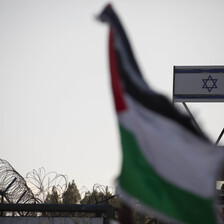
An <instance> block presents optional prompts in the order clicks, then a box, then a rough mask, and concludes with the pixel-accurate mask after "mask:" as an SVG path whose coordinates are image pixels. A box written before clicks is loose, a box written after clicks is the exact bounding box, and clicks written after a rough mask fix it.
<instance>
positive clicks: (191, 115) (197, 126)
mask: <svg viewBox="0 0 224 224" xmlns="http://www.w3.org/2000/svg"><path fill="white" fill-rule="evenodd" d="M182 104H183V105H184V108H185V109H186V111H187V112H188V114H189V115H190V118H191V120H192V122H193V124H194V126H195V127H196V128H197V130H198V131H199V132H200V133H201V134H202V135H204V134H203V131H202V130H201V128H200V126H199V125H198V123H197V121H196V120H195V119H194V116H193V114H192V113H191V111H190V110H189V108H188V106H187V104H186V103H185V102H182Z"/></svg>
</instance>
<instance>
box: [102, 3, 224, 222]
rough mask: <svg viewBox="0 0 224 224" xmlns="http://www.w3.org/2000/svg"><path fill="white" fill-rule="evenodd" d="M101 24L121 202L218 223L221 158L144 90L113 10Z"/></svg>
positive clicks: (179, 217) (171, 108)
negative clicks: (106, 30) (105, 32)
mask: <svg viewBox="0 0 224 224" xmlns="http://www.w3.org/2000/svg"><path fill="white" fill-rule="evenodd" d="M99 18H100V19H101V20H102V21H104V22H107V23H108V24H109V26H110V34H109V58H110V71H111V83H112V90H113V95H114V101H115V108H116V112H117V117H118V121H119V130H120V136H121V145H122V153H123V162H122V169H121V173H120V176H119V178H118V185H119V188H120V189H121V198H122V199H123V201H124V202H126V203H128V204H129V205H130V206H135V204H134V203H133V200H135V199H137V200H138V201H139V202H141V206H138V207H139V208H140V210H141V211H151V212H154V214H156V215H158V216H160V217H165V218H166V220H168V219H169V220H172V221H173V222H176V223H192V224H199V223H203V224H213V223H216V216H215V212H214V200H215V183H216V177H217V173H218V171H219V168H220V165H221V163H222V162H223V161H224V153H223V152H222V151H221V150H220V149H218V148H217V147H215V146H213V145H212V144H211V143H210V142H209V140H208V139H207V137H206V136H205V135H204V134H202V133H201V132H199V131H197V129H196V128H195V127H194V126H193V125H192V123H191V120H190V119H189V118H188V117H187V116H185V115H182V114H181V113H180V112H179V111H177V110H176V109H175V108H174V106H173V105H172V103H170V102H169V101H168V99H167V98H166V97H164V96H162V95H160V94H158V93H156V92H155V91H153V90H152V89H151V88H150V87H149V86H148V85H147V84H146V82H145V81H144V79H143V76H142V74H141V72H140V69H139V67H138V65H137V63H136V61H135V58H134V55H133V53H132V50H131V47H130V44H129V42H128V39H127V36H126V34H125V31H124V29H123V27H122V25H121V23H120V21H119V19H118V17H117V15H116V13H115V12H114V11H113V9H112V7H111V5H108V6H107V7H106V8H105V9H104V10H103V12H102V13H101V14H100V16H99ZM151 214H152V213H151Z"/></svg>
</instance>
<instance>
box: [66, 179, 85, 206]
mask: <svg viewBox="0 0 224 224" xmlns="http://www.w3.org/2000/svg"><path fill="white" fill-rule="evenodd" d="M80 200H81V195H80V193H79V190H78V188H77V186H76V184H75V181H74V180H72V183H69V184H68V188H67V190H66V191H65V192H64V193H63V195H62V202H63V204H77V203H80Z"/></svg>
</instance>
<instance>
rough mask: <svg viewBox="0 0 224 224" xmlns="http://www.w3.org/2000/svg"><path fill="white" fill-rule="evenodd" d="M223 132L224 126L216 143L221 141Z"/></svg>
mask: <svg viewBox="0 0 224 224" xmlns="http://www.w3.org/2000/svg"><path fill="white" fill-rule="evenodd" d="M223 134H224V128H223V129H222V131H221V133H220V135H219V137H218V139H217V140H216V142H215V145H218V143H219V141H220V140H221V138H222V136H223Z"/></svg>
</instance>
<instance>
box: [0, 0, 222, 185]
mask: <svg viewBox="0 0 224 224" xmlns="http://www.w3.org/2000/svg"><path fill="white" fill-rule="evenodd" d="M111 2H112V4H113V6H114V8H115V10H116V11H117V13H118V14H119V15H120V18H121V20H122V22H123V24H124V25H125V29H126V30H127V33H128V36H129V39H130V41H131V43H132V46H133V49H134V52H135V55H136V57H137V61H138V62H139V65H140V67H141V70H142V72H143V75H144V76H145V78H146V80H147V82H148V83H149V84H150V85H151V86H152V87H153V88H154V89H156V90H157V91H159V92H161V93H163V94H166V95H167V97H169V98H170V99H172V91H173V66H174V65H224V42H223V40H224V29H223V27H224V13H223V10H224V1H223V0H196V1H195V0H185V1H183V0H169V1H166V0H163V1H162V0H138V1H133V0H132V1H130V0H117V1H111ZM106 4H107V2H106V1H102V0H83V1H80V0H32V1H30V0H0V32H1V35H0V152H1V155H0V158H1V159H5V160H7V161H8V162H9V163H11V165H12V166H13V167H14V168H15V169H16V170H17V171H18V172H19V173H20V174H21V175H22V176H25V175H26V173H28V172H30V171H32V170H33V169H38V168H40V167H44V168H45V169H46V171H56V172H57V173H62V174H65V175H67V176H68V178H69V180H70V181H71V180H72V179H74V180H75V182H76V184H77V185H78V187H79V188H80V187H82V186H83V185H84V186H86V187H87V188H88V189H91V187H92V186H93V184H95V183H100V184H103V185H109V186H111V185H113V184H114V179H115V178H116V177H117V175H118V174H119V170H120V161H121V154H120V146H119V136H118V132H117V123H116V117H115V113H114V107H113V101H112V97H111V92H110V85H109V80H110V79H109V72H108V60H107V59H108V58H107V38H108V27H107V26H106V25H105V24H101V23H99V22H98V21H96V20H95V19H94V17H95V16H96V15H97V14H98V13H99V12H100V11H101V10H102V9H103V7H104V6H105V5H106ZM189 107H190V109H191V111H192V112H193V114H194V115H195V118H196V120H197V121H198V122H199V124H200V125H201V126H202V127H203V128H204V130H205V131H206V133H207V134H208V135H209V136H210V137H211V139H212V140H213V141H215V140H216V139H217V137H218V135H219V133H220V132H221V130H222V128H223V127H224V118H223V111H224V110H223V109H224V106H223V103H218V104H215V103H195V104H189Z"/></svg>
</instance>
